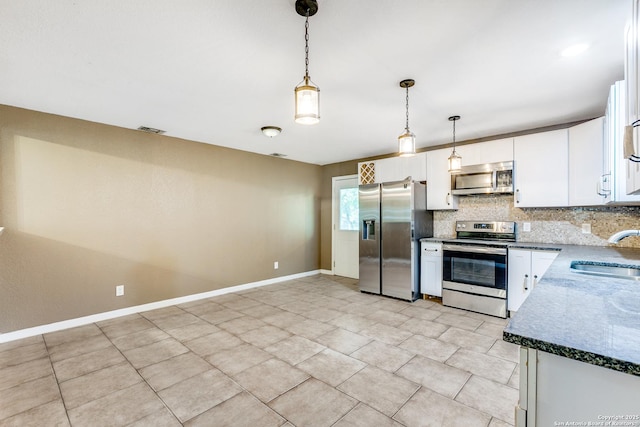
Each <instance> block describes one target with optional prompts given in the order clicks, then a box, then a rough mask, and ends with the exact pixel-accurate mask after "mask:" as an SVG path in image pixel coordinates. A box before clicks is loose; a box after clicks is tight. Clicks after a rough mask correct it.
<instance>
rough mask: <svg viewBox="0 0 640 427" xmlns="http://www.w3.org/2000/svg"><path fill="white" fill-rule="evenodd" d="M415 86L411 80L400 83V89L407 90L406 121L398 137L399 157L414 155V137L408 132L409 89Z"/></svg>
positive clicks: (414, 82)
mask: <svg viewBox="0 0 640 427" xmlns="http://www.w3.org/2000/svg"><path fill="white" fill-rule="evenodd" d="M414 84H416V81H415V80H413V79H406V80H403V81H401V82H400V87H402V88H405V89H406V90H407V96H406V104H405V105H406V112H407V121H406V124H405V126H404V133H403V134H402V135H400V136H399V137H398V154H399V155H400V157H409V156H413V155H415V154H416V136H415V135H414V134H413V133H411V131H410V130H409V88H410V87H412V86H413V85H414Z"/></svg>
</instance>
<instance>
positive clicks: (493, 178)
mask: <svg viewBox="0 0 640 427" xmlns="http://www.w3.org/2000/svg"><path fill="white" fill-rule="evenodd" d="M491 183H492V184H493V191H496V190H497V189H498V171H495V170H494V171H493V172H491Z"/></svg>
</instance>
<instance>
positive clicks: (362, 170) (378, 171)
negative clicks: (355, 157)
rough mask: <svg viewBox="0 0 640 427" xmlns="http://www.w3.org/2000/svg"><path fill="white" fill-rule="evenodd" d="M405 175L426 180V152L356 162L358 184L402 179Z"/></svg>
mask: <svg viewBox="0 0 640 427" xmlns="http://www.w3.org/2000/svg"><path fill="white" fill-rule="evenodd" d="M407 177H411V179H412V180H414V181H426V179H427V153H418V154H416V155H415V156H411V157H389V158H386V159H379V160H372V161H368V162H360V163H358V183H359V184H373V183H376V184H379V183H382V182H392V181H402V180H403V179H405V178H407Z"/></svg>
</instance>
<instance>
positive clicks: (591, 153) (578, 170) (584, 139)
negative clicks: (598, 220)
mask: <svg viewBox="0 0 640 427" xmlns="http://www.w3.org/2000/svg"><path fill="white" fill-rule="evenodd" d="M603 136H604V117H600V118H597V119H594V120H589V121H588V122H585V123H582V124H579V125H577V126H572V127H570V128H569V206H596V205H601V204H603V203H605V202H607V201H608V198H609V195H608V194H607V193H606V192H605V189H604V188H603V187H604V186H603V183H602V180H603V171H602V164H603V160H602V154H603V151H604V148H603Z"/></svg>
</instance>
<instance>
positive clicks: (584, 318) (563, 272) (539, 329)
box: [503, 242, 640, 376]
mask: <svg viewBox="0 0 640 427" xmlns="http://www.w3.org/2000/svg"><path fill="white" fill-rule="evenodd" d="M510 247H511V248H528V249H546V250H549V249H556V250H557V249H559V250H560V253H559V255H558V257H557V258H556V260H555V261H554V263H553V264H552V265H551V267H550V268H549V270H547V273H546V274H545V275H544V277H543V278H542V279H541V280H540V282H539V283H538V285H537V286H536V287H535V288H534V289H533V290H532V291H531V294H530V295H529V296H528V298H527V299H526V300H525V302H524V303H523V304H522V306H521V307H520V309H519V310H518V312H517V313H516V314H515V315H514V316H513V317H512V318H511V319H510V321H509V324H508V325H507V327H506V328H505V330H504V333H503V339H504V340H505V341H508V342H511V343H515V344H519V345H522V346H525V347H530V348H534V349H538V350H542V351H546V352H548V353H553V354H556V355H560V356H564V357H568V358H571V359H575V360H579V361H582V362H586V363H591V364H593V365H598V366H603V367H605V368H609V369H614V370H617V371H620V372H625V373H628V374H631V375H638V376H640V281H635V280H629V279H617V278H611V277H598V276H592V275H586V274H580V273H575V272H572V271H571V269H570V265H571V261H590V262H594V263H599V262H611V263H617V264H624V265H631V266H640V249H628V248H627V249H625V248H616V247H613V246H611V247H597V246H575V245H553V244H552V245H545V244H538V243H519V242H518V243H514V244H513V245H510Z"/></svg>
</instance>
